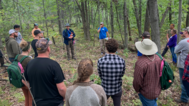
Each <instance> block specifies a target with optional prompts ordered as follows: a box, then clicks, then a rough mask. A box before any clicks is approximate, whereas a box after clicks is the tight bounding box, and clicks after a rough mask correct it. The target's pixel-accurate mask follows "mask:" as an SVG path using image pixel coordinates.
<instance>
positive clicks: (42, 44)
mask: <svg viewBox="0 0 189 106" xmlns="http://www.w3.org/2000/svg"><path fill="white" fill-rule="evenodd" d="M50 44H52V41H50V40H49V38H41V39H40V40H38V41H37V43H36V48H37V52H38V53H44V52H46V51H47V48H48V47H49V45H50Z"/></svg>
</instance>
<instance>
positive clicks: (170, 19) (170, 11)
mask: <svg viewBox="0 0 189 106" xmlns="http://www.w3.org/2000/svg"><path fill="white" fill-rule="evenodd" d="M171 4H172V0H171V1H170V6H169V23H170V24H172V9H171Z"/></svg>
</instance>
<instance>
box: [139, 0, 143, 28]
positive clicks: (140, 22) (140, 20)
mask: <svg viewBox="0 0 189 106" xmlns="http://www.w3.org/2000/svg"><path fill="white" fill-rule="evenodd" d="M139 24H140V27H141V25H142V0H139Z"/></svg>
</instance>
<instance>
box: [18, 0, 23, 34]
mask: <svg viewBox="0 0 189 106" xmlns="http://www.w3.org/2000/svg"><path fill="white" fill-rule="evenodd" d="M17 3H18V0H17ZM17 11H18V17H19V21H20V27H21V33H22V34H23V28H22V20H21V16H20V10H19V6H18V5H17Z"/></svg>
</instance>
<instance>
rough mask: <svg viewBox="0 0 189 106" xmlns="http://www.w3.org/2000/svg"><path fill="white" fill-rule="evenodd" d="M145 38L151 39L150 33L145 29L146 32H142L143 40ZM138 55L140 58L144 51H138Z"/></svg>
mask: <svg viewBox="0 0 189 106" xmlns="http://www.w3.org/2000/svg"><path fill="white" fill-rule="evenodd" d="M143 39H150V33H149V32H147V31H145V32H144V33H143V34H142V40H143ZM137 56H138V58H140V57H141V56H142V53H140V52H139V51H138V53H137Z"/></svg>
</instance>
